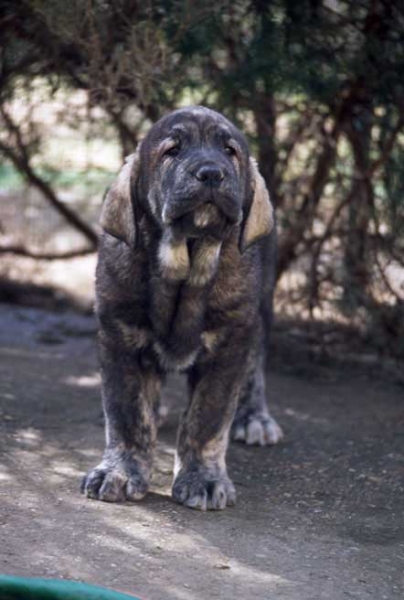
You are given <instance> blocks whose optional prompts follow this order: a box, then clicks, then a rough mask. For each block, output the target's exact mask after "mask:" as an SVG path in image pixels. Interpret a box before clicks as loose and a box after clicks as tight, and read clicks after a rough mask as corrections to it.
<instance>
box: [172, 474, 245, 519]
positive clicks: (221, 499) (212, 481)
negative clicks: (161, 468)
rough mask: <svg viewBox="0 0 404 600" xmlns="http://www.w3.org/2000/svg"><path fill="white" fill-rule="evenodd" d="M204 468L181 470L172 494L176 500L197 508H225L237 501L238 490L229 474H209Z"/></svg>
mask: <svg viewBox="0 0 404 600" xmlns="http://www.w3.org/2000/svg"><path fill="white" fill-rule="evenodd" d="M204 471H205V470H204V469H201V470H196V471H186V470H181V471H180V472H179V473H178V475H177V477H176V478H175V481H174V484H173V489H172V495H173V498H174V500H175V501H176V502H178V503H179V504H183V505H184V506H188V507H189V508H195V509H196V510H203V511H205V510H223V509H224V508H226V506H234V504H235V503H236V490H235V488H234V485H233V483H232V481H231V480H230V479H229V477H228V476H227V475H220V476H215V477H214V478H212V476H209V472H208V471H207V470H206V471H205V472H204Z"/></svg>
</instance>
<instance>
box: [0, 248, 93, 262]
mask: <svg viewBox="0 0 404 600" xmlns="http://www.w3.org/2000/svg"><path fill="white" fill-rule="evenodd" d="M94 252H95V248H82V249H81V250H70V251H69V252H63V253H60V254H55V253H52V252H32V251H31V250H29V249H28V248H25V246H4V247H1V246H0V254H15V255H17V256H26V257H28V258H35V259H36V260H59V259H60V260H65V259H68V258H78V257H81V256H87V255H89V254H94Z"/></svg>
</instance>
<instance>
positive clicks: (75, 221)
mask: <svg viewBox="0 0 404 600" xmlns="http://www.w3.org/2000/svg"><path fill="white" fill-rule="evenodd" d="M0 114H1V116H2V117H3V121H4V123H5V124H6V127H7V129H8V131H9V133H10V134H12V135H13V137H14V139H15V143H16V146H17V151H15V150H14V149H13V148H12V147H11V145H8V144H6V143H5V142H3V141H1V140H0V152H2V153H3V154H4V155H5V156H6V157H7V158H9V159H10V160H11V162H12V163H13V164H14V165H15V167H16V168H17V169H18V170H19V171H20V172H21V173H22V174H23V175H24V176H25V178H26V179H27V180H28V181H29V183H30V184H31V185H33V186H34V187H36V188H37V189H38V190H39V191H40V192H41V193H42V195H43V196H44V197H45V199H46V200H47V201H48V202H49V203H50V204H51V205H52V206H53V208H55V209H56V210H57V211H58V212H59V213H60V214H62V215H63V217H64V218H65V219H66V221H67V222H68V223H69V224H70V225H72V226H73V227H74V228H75V229H77V230H78V231H80V233H82V234H83V235H84V237H85V238H86V239H87V240H88V241H89V242H90V244H91V246H92V247H93V248H96V247H97V245H98V235H97V233H96V232H95V231H94V230H93V228H92V227H91V226H90V225H87V223H85V222H84V221H83V220H82V219H81V218H80V217H79V216H78V215H76V214H75V213H74V212H73V211H72V210H71V209H70V208H69V207H68V206H66V205H65V204H64V203H63V202H62V201H61V200H59V198H58V197H57V196H56V194H55V192H54V191H53V189H52V188H51V186H50V185H49V184H48V183H47V182H46V181H45V180H44V179H42V178H41V177H39V175H37V173H35V171H34V170H33V168H32V167H31V164H30V158H29V153H28V149H27V147H26V145H25V144H24V142H23V139H22V135H21V131H20V129H19V128H18V126H17V125H16V124H15V123H14V122H13V121H12V119H11V117H10V115H9V114H8V113H7V112H6V110H5V108H4V106H0Z"/></svg>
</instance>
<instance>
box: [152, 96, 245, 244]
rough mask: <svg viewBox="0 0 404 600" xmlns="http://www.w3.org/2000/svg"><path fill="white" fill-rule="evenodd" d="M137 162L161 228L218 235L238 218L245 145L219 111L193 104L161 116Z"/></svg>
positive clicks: (193, 234)
mask: <svg viewBox="0 0 404 600" xmlns="http://www.w3.org/2000/svg"><path fill="white" fill-rule="evenodd" d="M140 160H141V169H140V173H141V176H140V185H141V186H142V189H143V191H144V193H145V195H146V197H147V201H148V205H149V209H150V212H151V213H152V214H153V216H154V218H155V219H156V220H157V221H158V222H159V223H160V224H161V225H162V226H163V227H167V226H168V227H170V228H171V229H172V230H173V231H174V232H178V233H179V234H181V235H183V236H185V237H189V238H198V237H202V236H205V235H212V236H214V237H216V238H218V239H223V238H224V237H225V236H226V234H227V232H228V231H229V230H230V229H231V228H232V227H233V226H234V225H235V224H237V223H240V222H241V219H242V212H243V203H244V199H245V198H246V195H247V194H246V193H247V187H248V160H249V154H248V147H247V143H246V141H245V139H244V137H243V136H242V134H241V133H240V132H239V131H238V130H237V129H236V128H235V127H234V125H232V123H230V122H229V121H228V120H227V119H225V117H223V116H222V115H220V114H218V113H216V112H214V111H212V110H209V109H207V108H204V107H199V106H196V107H190V108H185V109H180V110H177V111H175V112H173V113H171V114H170V115H168V116H166V117H163V118H162V119H161V120H160V121H158V122H157V123H156V125H155V126H154V127H153V128H152V129H151V130H150V132H149V133H148V135H147V136H146V138H145V139H144V140H143V142H142V145H141V150H140ZM143 166H145V167H146V168H143Z"/></svg>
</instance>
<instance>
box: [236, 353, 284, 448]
mask: <svg viewBox="0 0 404 600" xmlns="http://www.w3.org/2000/svg"><path fill="white" fill-rule="evenodd" d="M265 388H266V386H265V372H264V353H263V351H262V350H261V349H259V351H258V356H257V351H256V350H255V351H253V352H252V353H251V355H250V357H249V365H248V371H247V378H246V381H245V384H244V385H243V387H242V389H241V393H240V397H239V403H238V408H237V412H236V415H235V417H234V420H233V424H232V429H231V436H232V439H233V440H235V441H240V442H245V443H246V444H248V445H256V446H266V445H272V444H277V443H278V442H279V441H280V440H281V439H282V438H283V433H282V429H281V428H280V426H279V425H278V423H277V422H276V421H275V419H274V418H273V417H272V416H271V415H270V413H269V410H268V404H267V397H266V389H265Z"/></svg>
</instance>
